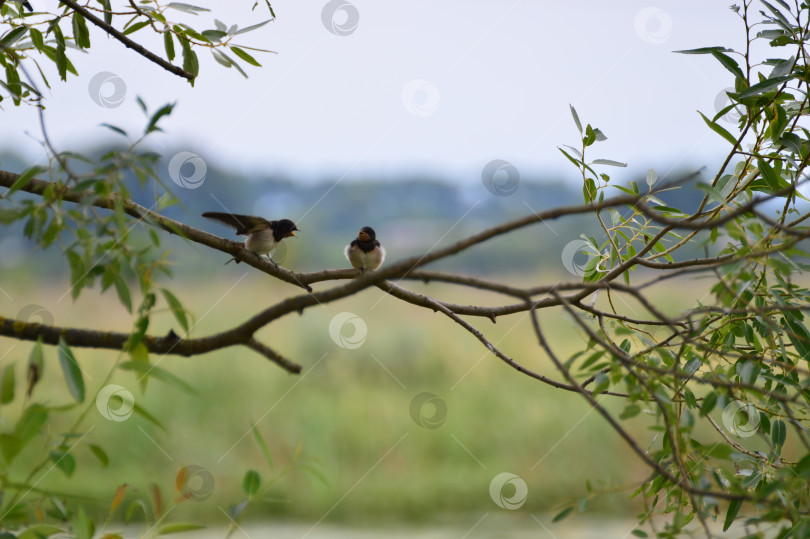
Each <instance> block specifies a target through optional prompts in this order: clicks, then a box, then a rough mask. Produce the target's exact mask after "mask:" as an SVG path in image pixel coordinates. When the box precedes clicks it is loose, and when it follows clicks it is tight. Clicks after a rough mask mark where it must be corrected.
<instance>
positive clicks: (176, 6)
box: [166, 2, 211, 15]
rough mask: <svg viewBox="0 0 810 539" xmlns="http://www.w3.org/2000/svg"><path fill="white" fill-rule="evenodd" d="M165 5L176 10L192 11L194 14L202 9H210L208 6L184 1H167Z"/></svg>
mask: <svg viewBox="0 0 810 539" xmlns="http://www.w3.org/2000/svg"><path fill="white" fill-rule="evenodd" d="M166 7H170V8H172V9H176V10H178V11H184V12H186V13H192V14H194V15H196V14H197V13H199V12H203V11H211V10H210V9H208V8H204V7H200V6H195V5H192V4H186V3H184V2H169V3H168V4H166Z"/></svg>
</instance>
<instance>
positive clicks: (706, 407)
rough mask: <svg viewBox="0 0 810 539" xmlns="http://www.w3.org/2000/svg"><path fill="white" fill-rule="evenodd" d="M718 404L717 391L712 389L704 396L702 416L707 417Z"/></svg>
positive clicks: (701, 407) (701, 409) (701, 408)
mask: <svg viewBox="0 0 810 539" xmlns="http://www.w3.org/2000/svg"><path fill="white" fill-rule="evenodd" d="M716 404H717V393H716V392H714V391H712V392H710V393H709V394H708V395H706V396H705V397H704V398H703V404H702V405H701V406H700V417H706V416H707V415H708V414H709V412H711V411H712V410H713V409H714V406H715V405H716Z"/></svg>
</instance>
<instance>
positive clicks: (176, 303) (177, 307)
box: [160, 288, 189, 333]
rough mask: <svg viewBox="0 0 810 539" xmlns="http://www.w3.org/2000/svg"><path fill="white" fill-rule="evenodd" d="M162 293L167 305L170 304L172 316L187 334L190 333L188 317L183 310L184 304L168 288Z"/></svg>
mask: <svg viewBox="0 0 810 539" xmlns="http://www.w3.org/2000/svg"><path fill="white" fill-rule="evenodd" d="M160 292H161V293H162V294H163V298H164V299H165V300H166V303H168V304H169V309H170V310H171V311H172V315H174V318H175V320H177V323H178V324H180V326H181V327H182V328H183V330H184V331H185V332H186V333H188V329H189V327H188V317H187V316H186V310H185V309H184V308H183V304H182V303H180V300H179V299H177V296H175V295H174V294H172V293H171V292H170V291H169V290H167V289H166V288H161V289H160Z"/></svg>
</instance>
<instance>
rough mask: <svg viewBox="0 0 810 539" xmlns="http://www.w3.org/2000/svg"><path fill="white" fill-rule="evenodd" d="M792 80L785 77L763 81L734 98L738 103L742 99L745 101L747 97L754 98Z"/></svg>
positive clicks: (790, 77) (787, 76) (789, 76)
mask: <svg viewBox="0 0 810 539" xmlns="http://www.w3.org/2000/svg"><path fill="white" fill-rule="evenodd" d="M792 78H793V76H792V75H785V76H783V77H774V78H772V79H765V80H764V81H762V82H758V83H756V84H754V85H753V86H751V87H750V88H748V89H746V90H743V91H742V92H740V93H739V94H737V96H736V97H737V100H738V101H739V100H742V99H746V98H748V97H756V96H758V95H760V94H762V93H765V92H767V91H768V90H771V89H773V88H776V87H777V86H779V85H780V84H783V83H785V82H787V81H789V80H790V79H792Z"/></svg>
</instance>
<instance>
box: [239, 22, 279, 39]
mask: <svg viewBox="0 0 810 539" xmlns="http://www.w3.org/2000/svg"><path fill="white" fill-rule="evenodd" d="M272 20H273V19H267V20H266V21H264V22H260V23H259V24H254V25H253V26H248V27H245V28H242V29H241V30H237V31H236V32H234V33H233V35H235V36H238V35H239V34H244V33H246V32H252V31H253V30H256V29H258V28H261V27H262V26H264V25H265V24H267V23H268V22H270V21H272Z"/></svg>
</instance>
